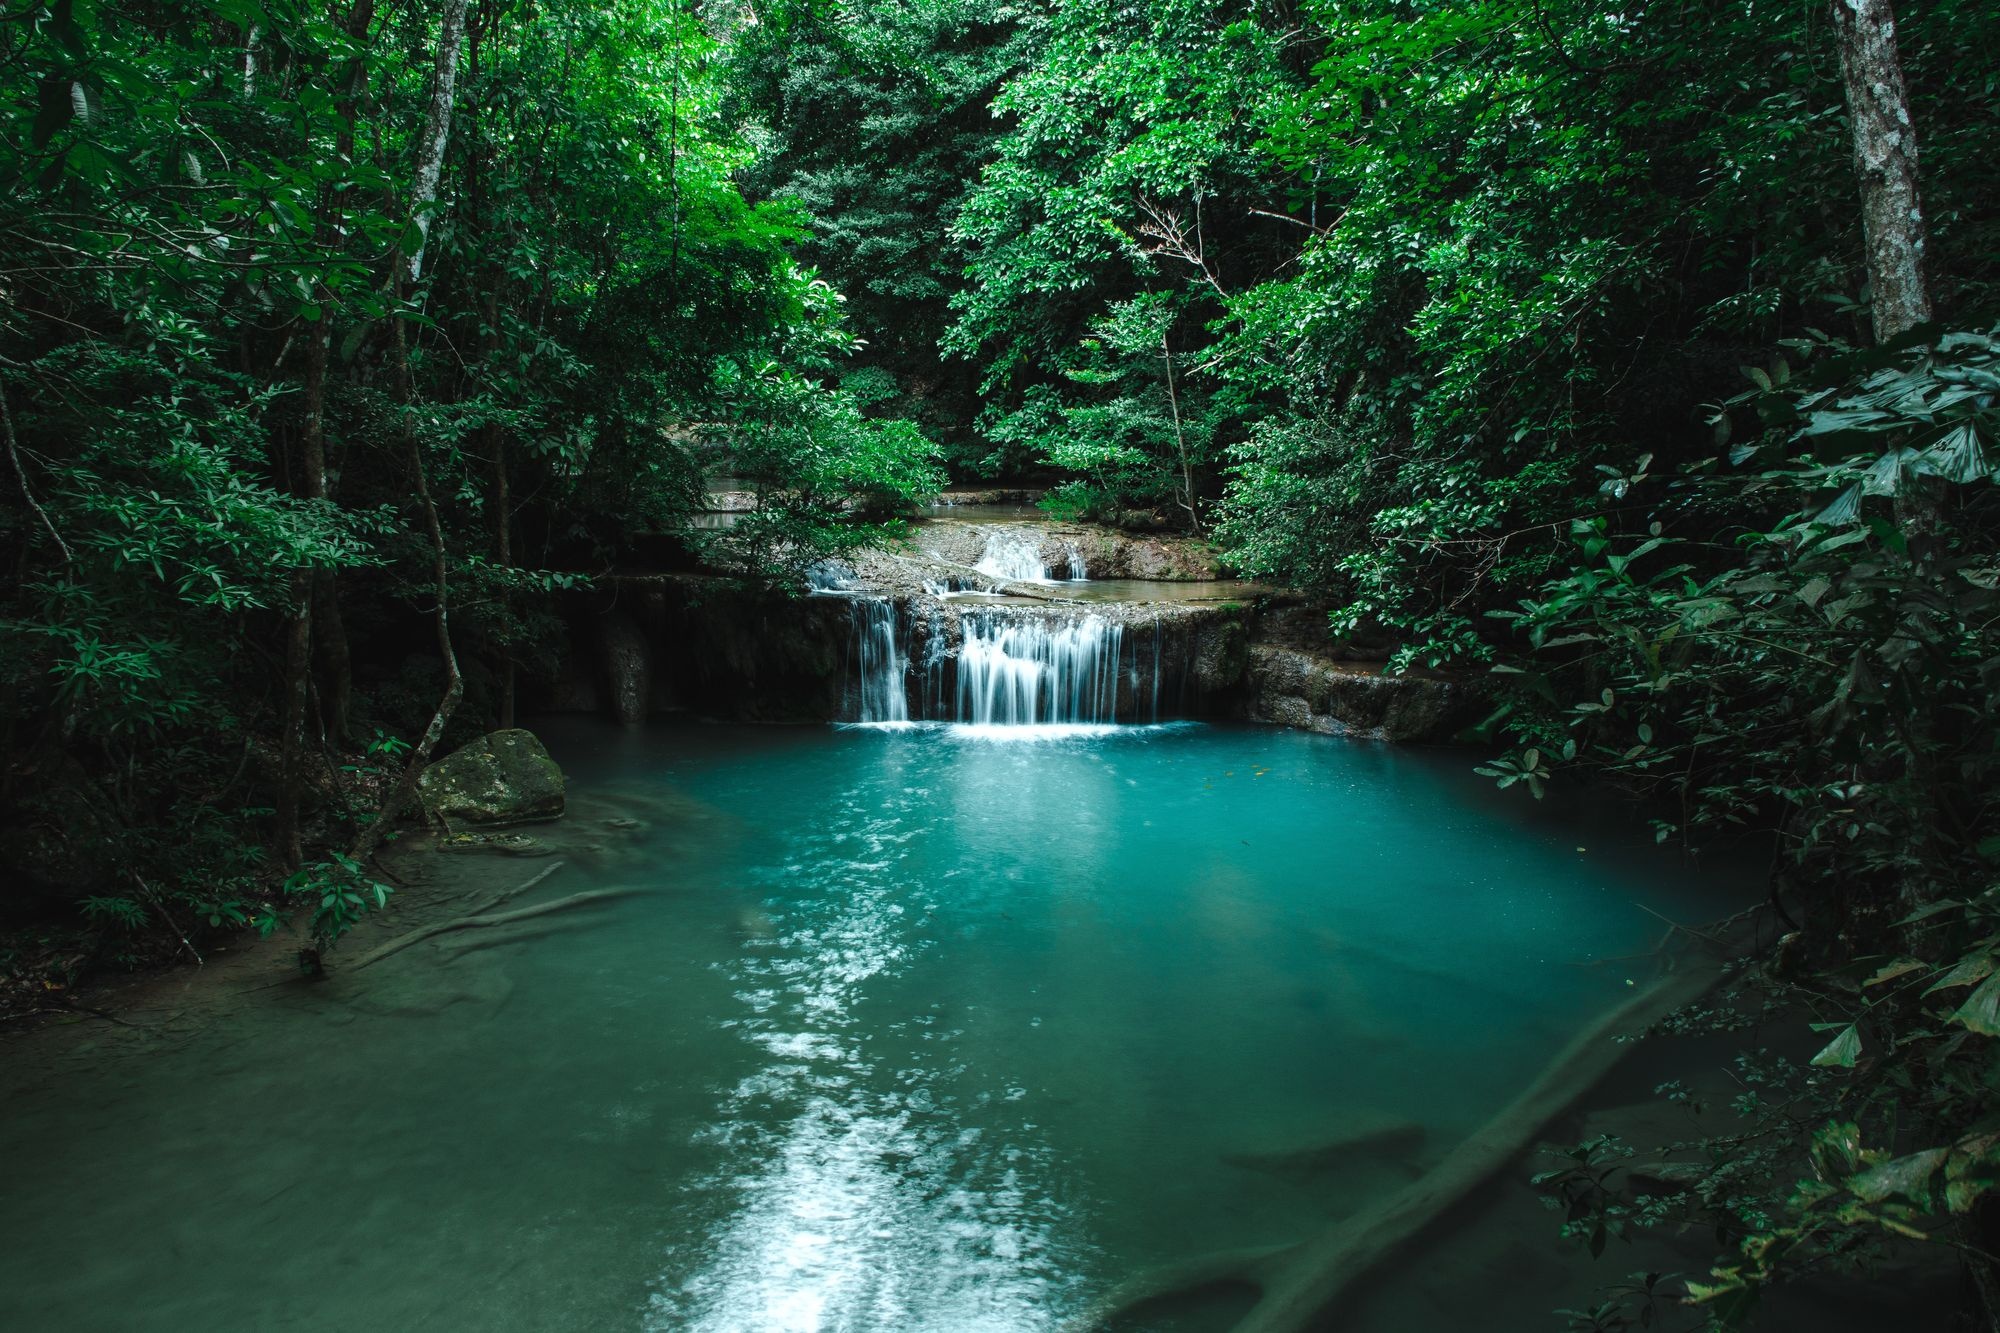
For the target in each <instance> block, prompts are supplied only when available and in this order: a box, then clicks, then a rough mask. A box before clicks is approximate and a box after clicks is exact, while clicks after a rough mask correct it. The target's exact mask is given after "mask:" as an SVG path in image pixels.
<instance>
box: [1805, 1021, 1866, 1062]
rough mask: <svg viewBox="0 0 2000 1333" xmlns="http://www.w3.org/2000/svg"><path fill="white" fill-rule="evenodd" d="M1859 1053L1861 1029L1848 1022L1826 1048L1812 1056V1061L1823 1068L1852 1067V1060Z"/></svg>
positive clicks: (1857, 1056) (1856, 1057) (1853, 1060)
mask: <svg viewBox="0 0 2000 1333" xmlns="http://www.w3.org/2000/svg"><path fill="white" fill-rule="evenodd" d="M1860 1055H1861V1031H1860V1029H1859V1028H1857V1027H1855V1025H1854V1024H1852V1023H1849V1024H1848V1025H1847V1026H1846V1027H1845V1028H1843V1029H1841V1033H1840V1035H1839V1036H1838V1037H1835V1038H1834V1039H1833V1040H1832V1041H1830V1042H1828V1043H1827V1044H1826V1048H1825V1049H1824V1050H1822V1051H1821V1052H1820V1053H1819V1054H1818V1055H1815V1056H1814V1057H1813V1058H1812V1062H1813V1063H1814V1064H1816V1065H1819V1066H1821V1067H1823V1068H1829V1067H1837V1068H1841V1069H1852V1068H1854V1062H1855V1060H1856V1059H1858V1058H1859V1057H1860Z"/></svg>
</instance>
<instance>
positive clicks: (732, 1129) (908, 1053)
mask: <svg viewBox="0 0 2000 1333" xmlns="http://www.w3.org/2000/svg"><path fill="white" fill-rule="evenodd" d="M848 796H849V798H850V799H847V800H845V801H844V802H842V803H841V804H840V805H839V806H838V807H837V808H836V809H835V810H834V811H833V812H832V813H831V815H830V816H829V818H828V819H827V820H826V822H824V823H823V824H821V825H819V826H818V827H817V828H816V829H815V830H814V832H813V833H812V834H811V835H810V836H807V837H805V838H803V839H801V840H800V842H799V843H796V844H794V845H792V846H790V847H787V848H784V849H782V852H783V854H782V856H781V857H780V858H779V859H777V860H776V861H775V862H773V863H770V864H767V865H766V866H765V867H764V870H763V875H767V876H769V877H770V878H772V879H774V880H776V881H777V882H779V883H787V884H790V885H791V886H792V887H793V889H794V890H795V891H799V890H803V896H800V897H796V898H794V899H793V900H792V902H791V903H790V905H789V907H788V908H786V909H784V915H783V916H781V917H780V918H779V919H778V920H777V923H776V925H777V928H776V930H775V931H774V933H773V934H772V935H771V936H770V937H769V938H767V939H765V940H763V941H761V942H760V943H759V944H758V946H757V947H755V948H753V949H751V950H749V951H748V952H746V953H745V954H743V955H741V956H739V957H738V958H736V959H735V960H733V961H732V962H731V963H729V964H728V965H727V970H728V971H729V972H730V974H731V979H732V980H733V981H734V982H735V983H736V990H735V995H734V997H735V999H736V1001H737V1003H738V1004H739V1005H741V1006H742V1008H741V1010H739V1012H738V1013H737V1014H735V1015H734V1016H732V1017H729V1018H726V1019H724V1020H723V1021H722V1022H721V1026H722V1027H724V1028H728V1029H732V1030H735V1031H737V1032H738V1033H740V1034H741V1035H742V1037H743V1038H744V1040H745V1041H747V1042H748V1043H749V1044H750V1045H752V1046H754V1047H755V1048H757V1049H758V1050H759V1051H761V1052H762V1054H763V1057H764V1059H763V1061H762V1062H761V1067H760V1068H759V1069H757V1070H756V1072H755V1073H753V1074H752V1075H750V1076H749V1077H746V1078H744V1079H742V1080H740V1081H739V1082H738V1083H737V1084H736V1085H735V1086H734V1087H733V1088H731V1089H730V1090H729V1091H728V1092H727V1093H726V1094H725V1095H724V1097H723V1098H722V1101H721V1104H720V1106H719V1107H718V1111H717V1115H716V1117H715V1119H714V1121H713V1122H712V1123H711V1125H710V1126H709V1128H708V1129H707V1130H706V1131H705V1132H704V1134H703V1135H702V1138H703V1140H704V1141H705V1142H706V1143H708V1144H709V1145H711V1146H714V1147H717V1148H719V1149H722V1150H724V1151H725V1152H726V1154H727V1156H728V1159H729V1161H730V1162H731V1163H733V1165H732V1166H727V1167H724V1168H723V1169H721V1170H720V1171H718V1172H717V1173H715V1174H714V1175H713V1176H712V1177H710V1178H709V1179H708V1180H706V1181H704V1182H702V1183H701V1184H700V1185H699V1186H698V1187H697V1188H698V1192H699V1193H701V1194H704V1195H708V1196H710V1197H713V1198H717V1199H722V1200H728V1203H727V1205H726V1207H727V1212H726V1217H725V1219H724V1220H723V1221H722V1222H721V1225H720V1226H719V1227H717V1228H715V1229H714V1230H712V1231H710V1232H709V1233H708V1234H706V1235H702V1236H699V1237H698V1238H694V1239H692V1240H691V1241H690V1242H685V1243H682V1244H679V1245H675V1246H672V1247H670V1248H669V1250H668V1253H667V1256H666V1268H667V1276H666V1277H664V1278H663V1280H662V1282H661V1284H660V1285H659V1286H658V1287H656V1288H655V1291H654V1293H653V1295H652V1297H651V1299H650V1301H649V1305H648V1309H647V1314H646V1318H645V1327H646V1328H647V1329H648V1330H649V1331H651V1330H657V1331H658V1333H666V1331H667V1330H674V1331H675V1333H680V1331H681V1330H687V1331H689V1333H821V1331H822V1330H828V1331H830V1330H838V1329H854V1330H862V1329H897V1330H912V1331H913V1333H922V1331H924V1330H935V1331H936V1333H1030V1331H1032V1330H1040V1329H1045V1328H1049V1327H1051V1326H1052V1325H1053V1322H1054V1320H1055V1317H1056V1313H1057V1312H1058V1311H1060V1310H1061V1309H1063V1308H1066V1307H1067V1306H1068V1305H1070V1304H1072V1303H1073V1302H1071V1301H1069V1300H1068V1299H1067V1298H1066V1293H1067V1292H1069V1291H1070V1290H1072V1289H1073V1288H1074V1287H1075V1286H1076V1285H1077V1279H1076V1276H1075V1275H1076V1274H1077V1273H1078V1271H1079V1268H1080V1265H1079V1264H1078V1262H1077V1260H1078V1254H1077V1251H1076V1247H1075V1246H1074V1245H1073V1244H1071V1243H1068V1242H1067V1241H1066V1240H1065V1239H1064V1237H1066V1236H1068V1235H1070V1234H1074V1233H1077V1232H1080V1231H1081V1230H1082V1229H1083V1227H1082V1223H1081V1221H1080V1220H1079V1219H1076V1218H1073V1217H1071V1216H1070V1215H1069V1214H1068V1212H1067V1210H1066V1209H1065V1208H1064V1207H1063V1206H1061V1205H1059V1204H1057V1203H1055V1202H1054V1201H1052V1200H1051V1199H1049V1198H1048V1197H1047V1195H1046V1192H1045V1188H1044V1187H1043V1186H1044V1185H1045V1182H1046V1181H1047V1180H1048V1178H1049V1177H1050V1176H1051V1175H1052V1174H1053V1173H1055V1171H1056V1166H1055V1164H1054V1163H1053V1161H1052V1160H1051V1153H1050V1151H1049V1149H1048V1147H1047V1145H1046V1144H1045V1143H1043V1142H1042V1141H1041V1139H1040V1136H1039V1135H1037V1134H1036V1133H1035V1132H1034V1130H1035V1127H1034V1126H1033V1125H1032V1124H1029V1123H1027V1122H1025V1121H1023V1120H1020V1119H1018V1118H1009V1119H1003V1120H1002V1121H1001V1122H1000V1123H997V1124H995V1123H993V1122H990V1121H989V1123H988V1125H987V1126H986V1127H984V1128H981V1127H973V1126H970V1125H968V1124H966V1123H965V1119H964V1113H965V1110H966V1108H967V1106H968V1105H970V1106H977V1107H985V1108H993V1107H996V1106H1000V1105H1004V1104H1005V1103H1006V1102H1008V1101H1011V1100H1014V1098H1013V1097H1012V1096H1011V1095H1010V1090H1009V1089H1006V1088H1000V1089H998V1091H997V1095H996V1093H995V1091H993V1090H978V1083H979V1079H978V1076H977V1075H976V1074H973V1073H972V1072H971V1071H969V1070H968V1069H967V1067H966V1065H965V1062H964V1060H963V1057H962V1055H961V1054H960V1053H959V1051H958V1048H957V1046H956V1045H955V1044H954V1042H955V1040H956V1039H957V1038H959V1037H961V1036H962V1035H963V1034H962V1033H961V1032H958V1031H956V1030H951V1029H948V1028H944V1027H942V1025H940V1024H939V1023H938V1022H937V1015H936V1014H935V1013H929V1014H921V1015H917V1016H916V1017H915V1018H914V1019H913V1020H912V1022H911V1023H909V1024H907V1025H904V1026H914V1027H917V1028H919V1029H922V1030H924V1031H925V1033H926V1035H927V1037H935V1039H936V1040H935V1041H934V1042H931V1041H927V1042H926V1044H925V1045H924V1046H921V1047H918V1048H916V1049H915V1050H910V1049H908V1048H905V1049H903V1050H902V1053H900V1054H898V1053H897V1049H896V1047H895V1046H894V1044H893V1043H884V1042H882V1041H880V1040H879V1039H878V1034H877V1033H876V1032H875V1031H873V1030H872V1029H871V1027H870V1025H869V1024H867V1023H864V1022H862V1021H861V1019H862V1017H863V1015H862V1014H860V1013H859V1012H857V1011H858V1010H859V1009H860V1008H862V1007H863V1003H862V1002H863V1001H864V999H865V998H866V996H867V994H868V993H869V989H870V985H871V983H874V982H877V981H878V980H879V979H883V978H887V977H892V976H894V975H896V974H898V973H899V972H901V971H902V970H904V968H905V967H906V965H907V964H908V963H910V962H911V961H912V960H913V958H914V957H915V956H916V955H917V954H919V953H922V952H925V951H927V949H928V942H927V941H925V940H923V939H922V938H921V937H915V936H912V934H911V932H910V930H909V927H908V923H907V921H906V919H905V918H906V916H907V914H908V908H907V907H906V905H905V903H904V902H899V901H897V900H896V899H895V897H894V896H893V895H892V893H891V892H890V891H889V890H887V889H885V888H884V887H883V886H884V884H885V883H894V882H896V881H897V880H898V878H899V877H900V876H904V875H907V874H908V868H907V867H904V866H902V865H901V864H900V863H901V862H903V861H904V860H905V859H906V858H908V857H909V856H910V855H911V853H912V850H913V844H914V843H916V842H918V841H919V840H920V839H919V835H920V834H921V833H922V832H923V831H924V827H925V825H924V822H923V819H922V815H923V813H924V811H925V809H926V807H927V798H928V796H929V793H928V791H927V790H926V789H924V788H922V787H907V788H904V789H903V790H902V791H900V792H898V793H896V794H895V795H894V796H893V797H891V798H890V800H889V801H888V802H887V803H886V808H884V807H881V806H872V805H871V804H870V803H869V802H867V801H865V800H862V799H857V798H854V794H853V793H849V794H848ZM761 877H762V876H760V878H761ZM915 906H917V907H918V910H922V909H923V906H924V905H923V904H915ZM933 1008H935V1006H933ZM875 1021H877V1022H879V1021H880V1020H879V1018H878V1019H876V1020H875ZM676 1275H678V1276H676Z"/></svg>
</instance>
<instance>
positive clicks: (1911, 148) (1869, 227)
mask: <svg viewBox="0 0 2000 1333" xmlns="http://www.w3.org/2000/svg"><path fill="white" fill-rule="evenodd" d="M1833 27H1834V31H1835V32H1836V33H1837V34H1839V41H1840V72H1841V77H1842V79H1843V80H1844V81H1845V82H1846V85H1847V119H1848V124H1849V125H1850V126H1851V128H1852V129H1853V132H1854V172H1855V175H1856V176H1858V177H1859V178H1860V182H1861V227H1862V231H1863V234H1864V235H1865V237H1866V241H1867V247H1868V285H1869V288H1870V289H1871V290H1872V291H1873V293H1874V305H1873V314H1874V321H1875V337H1876V339H1877V340H1878V341H1881V342H1887V341H1888V340H1889V339H1891V338H1894V337H1896V336H1897V335H1899V334H1901V333H1904V332H1906V331H1908V330H1909V329H1911V328H1913V327H1915V326H1916V325H1918V324H1923V323H1926V322H1928V321H1929V320H1930V317H1931V298H1930V289H1929V288H1928V287H1927V286H1926V285H1925V282H1924V214H1923V206H1922V202H1921V200H1920V198H1919V196H1918V192H1917V131H1916V126H1915V124H1914V123H1913V122H1912V121H1911V119H1910V101H1909V96H1908V94H1907V93H1906V92H1905V91H1904V87H1903V62H1902V58H1901V57H1900V56H1899V55H1898V54H1897V53H1896V12H1895V10H1894V8H1893V7H1892V6H1891V4H1890V0H1833Z"/></svg>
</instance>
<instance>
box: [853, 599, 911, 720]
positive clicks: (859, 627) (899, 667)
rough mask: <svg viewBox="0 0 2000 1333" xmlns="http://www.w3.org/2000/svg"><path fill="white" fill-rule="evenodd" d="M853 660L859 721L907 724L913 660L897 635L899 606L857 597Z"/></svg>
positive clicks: (889, 601) (855, 600)
mask: <svg viewBox="0 0 2000 1333" xmlns="http://www.w3.org/2000/svg"><path fill="white" fill-rule="evenodd" d="M853 606H854V619H853V624H854V643H853V659H854V663H855V668H856V670H857V672H858V674H859V687H860V688H859V689H858V691H857V694H858V696H859V698H858V700H857V705H858V706H857V708H856V710H855V711H856V716H855V720H856V721H858V722H908V721H909V720H910V697H909V686H908V678H909V671H910V659H909V654H908V652H907V650H906V649H905V648H904V647H903V642H902V637H901V636H900V635H899V634H898V633H897V630H898V629H899V628H900V626H899V625H898V624H897V616H896V603H895V602H894V601H893V600H891V599H890V598H887V597H856V598H855V599H854V602H853Z"/></svg>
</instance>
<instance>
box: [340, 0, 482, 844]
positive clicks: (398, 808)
mask: <svg viewBox="0 0 2000 1333" xmlns="http://www.w3.org/2000/svg"><path fill="white" fill-rule="evenodd" d="M465 5H466V0H445V11H444V23H443V26H442V28H441V29H440V31H439V34H438V53H437V75H436V78H435V80H434V82H433V84H432V87H431V104H430V111H429V114H428V115H427V117H426V118H425V122H424V134H423V139H422V141H421V143H420V144H419V145H418V152H417V168H416V172H415V176H414V179H413V183H412V185H411V189H410V210H411V213H412V214H413V215H414V216H415V218H416V219H417V226H418V229H419V231H420V232H422V233H423V234H425V235H428V232H429V223H428V220H427V215H428V213H429V211H430V206H431V204H432V203H434V202H435V201H436V199H437V191H438V181H439V179H440V178H441V176H442V175H443V172H444V155H445V148H446V147H447V146H448V145H449V144H450V142H451V107H452V96H453V91H454V89H455V88H456V87H457V83H458V52H459V47H460V46H461V45H462V44H463V42H464V39H465ZM391 269H392V271H391V273H390V277H389V288H390V294H391V295H392V296H394V297H395V298H396V302H395V303H396V304H398V305H400V304H401V299H402V296H403V294H404V288H405V284H406V283H407V284H414V283H415V282H416V281H417V278H418V277H419V276H420V275H421V274H422V272H423V246H422V245H421V244H419V245H418V247H417V249H416V251H415V253H413V254H409V255H406V256H399V257H397V258H396V259H395V260H394V261H393V262H392V265H391ZM389 323H390V325H391V331H392V333H393V339H392V341H391V343H390V362H389V364H390V370H391V373H392V376H393V380H394V388H395V394H396V402H397V403H398V404H399V405H400V406H401V407H402V409H403V440H404V444H405V445H406V447H407V449H408V453H409V461H410V476H411V482H412V484H413V486H414V487H415V490H416V496H417V504H418V507H419V508H420V509H421V510H422V512H423V516H424V529H425V531H426V532H428V533H429V535H430V539H431V582H432V585H433V588H434V589H435V592H436V596H437V606H436V608H435V610H434V611H433V612H432V625H433V627H434V629H435V631H436V634H437V650H438V659H439V661H440V662H441V663H442V665H443V666H444V682H445V683H444V694H443V696H442V697H440V698H439V700H438V705H437V708H436V709H435V710H433V712H432V713H431V720H430V725H429V726H427V727H425V728H424V734H423V735H422V736H420V737H418V738H417V743H416V745H415V746H414V747H413V748H412V749H411V751H410V757H409V759H408V761H407V762H406V763H405V764H404V765H403V772H402V776H401V777H399V778H398V779H397V780H396V785H395V787H394V788H393V789H392V790H391V791H390V793H389V796H388V799H387V800H385V801H384V802H383V803H382V809H381V811H380V812H379V813H378V814H377V815H376V817H375V820H374V822H373V823H371V824H369V825H368V826H367V827H366V828H364V829H363V830H362V831H361V835H360V836H359V837H358V838H356V839H355V841H354V846H353V849H352V851H351V852H350V853H349V854H350V855H351V856H352V857H353V859H354V860H356V861H358V862H360V863H361V864H363V865H366V864H368V862H369V861H370V860H371V859H373V857H374V855H375V853H376V852H377V851H379V850H380V849H381V846H382V840H383V839H384V838H386V837H387V836H388V835H389V830H390V829H391V828H392V827H394V825H395V822H396V817H397V816H398V815H400V814H402V813H403V808H404V807H405V806H407V805H408V804H409V803H410V799H411V797H412V796H414V795H415V794H416V790H417V776H418V775H419V774H420V773H422V772H423V769H424V765H425V764H426V763H427V762H429V760H430V757H431V752H432V751H433V750H435V749H436V748H437V743H438V741H439V740H440V739H441V738H442V737H443V736H444V729H445V726H446V724H447V723H449V722H450V721H451V715H452V714H453V713H455V712H457V711H458V702H459V700H460V699H462V698H464V697H465V677H464V676H463V675H461V674H460V672H459V668H458V653H457V651H456V650H455V649H454V648H453V646H452V640H451V597H450V591H451V589H450V552H449V550H448V548H447V547H446V546H445V540H444V525H443V523H442V522H441V521H440V520H439V518H438V509H437V502H436V500H434V499H433V498H432V496H431V488H430V480H429V478H428V477H427V475H426V473H425V469H424V450H423V440H422V438H421V436H420V435H419V433H418V431H417V420H416V411H415V409H416V401H417V388H416V379H415V377H414V376H413V375H412V374H411V371H410V343H409V334H408V330H407V328H406V327H405V323H404V321H403V319H402V318H401V317H400V316H392V317H391V318H390V321H389Z"/></svg>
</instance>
